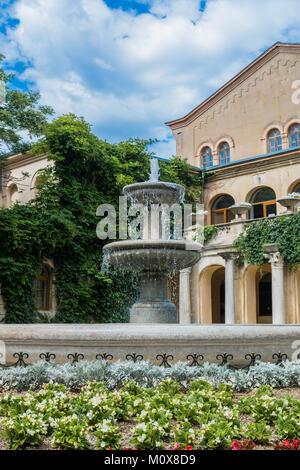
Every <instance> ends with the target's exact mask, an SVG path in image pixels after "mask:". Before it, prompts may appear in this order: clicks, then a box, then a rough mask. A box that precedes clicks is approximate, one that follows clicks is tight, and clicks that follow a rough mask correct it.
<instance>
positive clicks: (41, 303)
mask: <svg viewBox="0 0 300 470" xmlns="http://www.w3.org/2000/svg"><path fill="white" fill-rule="evenodd" d="M47 286H48V282H47V281H46V280H36V281H35V298H36V308H37V310H47V308H48V305H47V303H48V302H47Z"/></svg>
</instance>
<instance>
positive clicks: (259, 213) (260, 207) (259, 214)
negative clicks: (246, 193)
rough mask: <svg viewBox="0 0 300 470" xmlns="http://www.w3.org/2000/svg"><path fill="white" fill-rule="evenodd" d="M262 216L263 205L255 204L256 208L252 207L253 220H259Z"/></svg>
mask: <svg viewBox="0 0 300 470" xmlns="http://www.w3.org/2000/svg"><path fill="white" fill-rule="evenodd" d="M263 216H264V206H263V204H257V205H256V206H253V218H254V219H260V218H261V217H263Z"/></svg>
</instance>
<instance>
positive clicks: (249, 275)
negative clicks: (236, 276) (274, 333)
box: [243, 264, 272, 324]
mask: <svg viewBox="0 0 300 470" xmlns="http://www.w3.org/2000/svg"><path fill="white" fill-rule="evenodd" d="M270 274H271V266H270V265H269V264H264V265H263V267H262V268H260V267H259V266H252V265H249V266H247V268H246V270H245V273H244V277H243V288H244V312H245V323H247V324H256V323H271V322H272V316H269V315H268V316H267V315H263V314H262V313H263V311H262V310H263V308H264V307H263V306H262V305H263V301H265V305H266V306H267V307H269V303H270V299H269V298H267V297H266V296H265V298H263V297H264V295H263V293H262V292H263V290H262V289H260V282H261V280H262V279H263V278H264V276H266V275H270ZM266 292H267V291H266V290H265V293H266Z"/></svg>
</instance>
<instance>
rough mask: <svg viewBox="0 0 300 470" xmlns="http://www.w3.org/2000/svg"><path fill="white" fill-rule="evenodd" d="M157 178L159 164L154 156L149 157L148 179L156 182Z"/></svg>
mask: <svg viewBox="0 0 300 470" xmlns="http://www.w3.org/2000/svg"><path fill="white" fill-rule="evenodd" d="M158 179H159V165H158V160H157V158H155V157H151V159H150V176H149V181H150V182H152V183H154V182H157V181H158Z"/></svg>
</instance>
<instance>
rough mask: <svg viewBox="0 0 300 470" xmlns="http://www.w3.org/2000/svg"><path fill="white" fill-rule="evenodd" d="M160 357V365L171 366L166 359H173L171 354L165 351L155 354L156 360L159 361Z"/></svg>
mask: <svg viewBox="0 0 300 470" xmlns="http://www.w3.org/2000/svg"><path fill="white" fill-rule="evenodd" d="M160 359H161V360H162V362H161V363H160V364H159V365H160V366H164V367H171V364H170V363H169V362H168V361H169V360H170V361H173V359H174V356H173V355H172V354H167V353H164V354H157V356H156V360H157V361H159V360H160Z"/></svg>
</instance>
